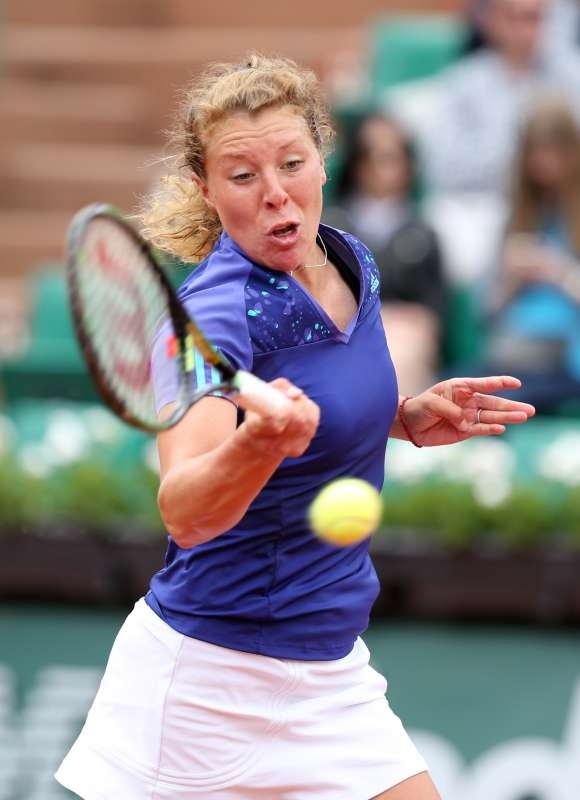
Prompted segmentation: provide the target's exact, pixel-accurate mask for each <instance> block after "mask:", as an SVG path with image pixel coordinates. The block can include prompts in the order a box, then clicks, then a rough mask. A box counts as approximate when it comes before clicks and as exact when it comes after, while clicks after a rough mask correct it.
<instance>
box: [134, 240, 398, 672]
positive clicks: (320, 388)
mask: <svg viewBox="0 0 580 800" xmlns="http://www.w3.org/2000/svg"><path fill="white" fill-rule="evenodd" d="M320 235H321V236H322V238H323V240H324V242H325V244H326V246H327V248H328V251H329V255H330V256H331V258H332V260H333V263H335V264H336V265H337V266H338V267H339V268H340V270H341V272H342V274H343V276H344V278H345V280H346V281H347V283H349V285H350V286H351V287H352V289H353V291H354V292H355V295H358V308H357V312H356V314H355V316H354V317H353V319H352V320H351V322H350V323H349V325H348V327H347V328H346V330H344V331H343V330H340V329H338V328H337V326H336V325H335V324H334V323H333V321H332V320H331V319H330V317H329V316H328V315H327V314H326V313H325V311H324V309H323V308H321V306H320V305H319V304H318V303H317V302H316V301H315V300H314V298H313V297H312V296H311V295H310V294H309V293H308V291H307V290H306V289H305V288H304V287H303V286H302V285H301V284H300V283H299V282H298V281H296V280H295V279H294V278H292V277H291V276H289V275H287V274H286V273H283V272H280V271H276V270H272V269H268V268H266V267H263V266H261V265H259V264H255V263H254V262H252V261H251V260H250V259H249V258H248V256H247V255H246V254H245V253H244V252H243V251H242V250H241V248H240V247H239V246H238V245H237V244H236V242H235V241H234V240H233V239H231V238H230V237H229V236H228V235H227V234H226V233H223V234H222V235H221V237H220V239H219V241H218V242H217V244H216V246H215V247H214V249H213V250H212V252H211V253H210V255H209V256H208V257H207V258H206V259H205V261H204V262H202V264H201V265H200V266H199V267H198V268H197V269H195V270H194V271H193V273H192V274H191V275H190V276H189V277H188V278H187V280H186V281H185V282H184V283H183V284H182V286H181V287H180V290H179V295H180V298H181V300H182V302H183V303H184V305H185V307H186V308H187V309H188V310H189V311H190V313H191V314H192V316H193V317H194V318H195V319H196V321H198V322H199V325H200V327H201V328H202V330H203V331H204V332H205V333H206V335H207V337H208V339H209V340H210V341H212V342H213V344H214V345H216V346H217V347H218V348H219V349H220V350H221V351H222V352H223V353H224V355H225V356H226V357H227V358H228V359H229V360H230V361H231V362H233V364H235V365H236V366H237V367H238V368H240V369H246V370H251V371H252V372H254V373H255V374H256V375H258V376H259V377H260V378H263V379H264V380H266V381H269V380H273V379H274V378H276V377H280V376H283V377H285V378H288V379H289V380H290V381H292V382H293V383H295V384H296V385H297V386H300V387H301V388H302V389H303V390H304V391H305V392H306V394H308V395H309V397H311V398H312V399H313V400H314V401H315V402H316V403H317V404H318V405H319V406H320V409H321V418H320V425H319V428H318V430H317V432H316V435H315V437H314V439H313V440H312V442H311V443H310V446H309V447H308V449H307V450H306V452H305V453H304V454H303V455H302V456H300V457H298V458H287V459H285V460H284V461H283V462H282V463H281V465H280V466H279V467H278V469H277V470H276V472H275V473H274V474H273V475H272V477H271V478H270V480H269V481H268V483H267V484H266V486H265V487H264V488H263V489H262V491H261V492H260V493H259V495H258V496H257V497H256V498H255V500H254V501H253V502H252V504H251V505H250V507H249V508H248V511H247V513H246V514H245V516H244V517H243V518H242V519H241V520H240V522H239V523H238V524H237V525H236V526H235V527H234V528H232V529H231V530H227V531H224V533H222V534H221V535H219V536H217V537H216V538H215V539H212V540H211V541H209V542H206V543H204V544H200V545H198V546H196V547H193V548H189V549H183V548H180V547H179V546H178V545H177V544H176V543H175V542H174V541H173V539H172V538H171V537H169V545H168V549H167V554H166V559H165V566H164V567H163V568H162V569H161V570H160V571H159V572H157V574H156V575H154V576H153V578H152V580H151V585H150V590H149V592H148V594H147V596H146V600H147V602H148V604H149V605H150V607H151V608H152V609H153V610H154V611H155V612H156V613H157V614H158V615H159V616H160V617H162V618H163V619H164V620H165V621H166V622H167V623H168V624H169V625H170V626H171V627H172V628H174V629H175V630H177V631H179V632H181V633H183V634H185V635H187V636H192V637H194V638H197V639H202V640H204V641H207V642H212V643H214V644H217V645H221V646H225V647H229V648H232V649H234V650H242V651H245V652H250V653H259V654H263V655H268V656H273V657H276V658H289V659H303V660H331V659H336V658H342V657H343V656H345V655H347V654H348V653H349V652H350V650H351V649H352V647H353V644H354V641H355V639H356V637H357V636H358V635H359V634H360V633H362V632H363V631H364V630H365V629H366V627H367V625H368V621H369V613H370V609H371V606H372V604H373V602H374V600H375V598H376V596H377V594H378V588H379V587H378V580H377V576H376V573H375V570H374V568H373V565H372V563H371V559H370V556H369V553H368V539H367V540H365V541H363V542H361V543H359V544H356V545H352V546H350V547H345V548H337V547H333V546H331V545H328V544H325V543H324V542H322V541H320V540H319V539H317V538H316V537H314V536H313V534H312V532H311V530H310V529H309V525H308V520H307V510H308V506H309V504H310V502H311V501H312V499H313V498H314V497H315V495H316V494H317V492H318V491H319V490H320V489H321V488H322V487H323V486H324V485H325V484H326V483H328V482H329V481H332V480H334V479H336V478H340V477H345V476H355V477H359V478H363V479H364V480H367V481H369V482H370V483H371V484H373V485H374V486H376V487H377V489H380V488H381V486H382V483H383V477H384V460H385V447H386V444H387V438H388V433H389V430H390V428H391V425H392V423H393V419H394V416H395V413H396V409H397V400H398V394H397V383H396V377H395V372H394V369H393V364H392V362H391V358H390V355H389V352H388V349H387V345H386V341H385V335H384V332H383V326H382V323H381V319H380V314H379V308H380V304H379V278H378V270H377V267H376V264H375V261H374V259H373V257H372V255H371V253H370V252H369V250H368V249H367V248H366V247H365V246H364V245H363V244H362V243H361V242H359V241H358V240H357V239H356V238H355V237H353V236H351V235H350V234H347V233H343V232H341V231H338V230H336V229H333V228H330V227H328V226H325V225H321V226H320ZM153 374H154V382H155V386H156V399H157V405H158V407H159V408H161V407H162V406H163V405H165V404H166V403H169V402H172V401H173V400H175V399H176V395H177V388H176V385H175V379H174V369H173V368H172V365H171V362H170V360H169V357H168V356H167V355H166V354H165V352H164V348H162V347H159V348H157V349H156V350H155V353H154V356H153ZM195 380H196V381H197V382H198V383H201V382H203V381H210V380H211V375H210V374H209V372H208V369H205V368H203V365H202V367H201V368H200V369H199V370H197V372H196V377H195ZM213 382H215V379H214V381H213ZM225 402H227V401H225Z"/></svg>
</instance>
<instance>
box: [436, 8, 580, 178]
mask: <svg viewBox="0 0 580 800" xmlns="http://www.w3.org/2000/svg"><path fill="white" fill-rule="evenodd" d="M548 9H549V1H548V0H485V2H484V3H483V7H482V8H481V9H480V12H479V15H480V16H479V18H480V24H481V26H482V30H483V31H484V33H485V37H486V39H487V41H488V42H489V46H487V47H482V48H481V49H479V50H477V51H476V52H475V53H473V54H472V55H470V56H468V57H467V58H464V59H462V60H461V61H459V62H458V63H457V64H455V65H453V66H452V67H451V68H449V69H448V70H447V71H446V72H445V73H444V74H443V75H442V77H441V81H442V83H441V86H440V89H441V102H440V103H439V104H438V106H439V113H438V114H437V116H438V119H436V120H433V127H432V130H431V132H430V134H429V135H428V136H427V137H426V138H425V141H424V154H425V162H426V163H425V167H426V169H427V179H428V181H429V183H430V185H431V187H432V188H433V190H435V191H460V192H464V191H477V192H482V191H485V192H499V193H502V194H503V192H504V191H505V189H506V176H507V175H509V166H510V164H511V161H512V158H513V155H514V152H515V146H516V141H517V132H518V129H519V125H520V122H521V119H522V117H523V115H524V113H525V111H526V110H527V108H528V107H529V105H530V103H531V102H532V101H533V100H535V99H537V97H538V96H539V95H542V94H545V93H550V94H554V93H558V94H562V95H565V96H566V97H567V98H568V100H569V101H570V102H571V103H572V104H573V106H574V107H575V108H576V110H578V109H580V58H578V59H577V58H576V57H575V55H574V54H573V53H572V51H570V50H567V51H566V56H565V57H563V56H561V57H558V58H556V57H554V58H551V57H549V55H548V53H547V52H546V51H545V50H544V49H543V48H542V46H541V45H542V37H543V35H544V24H545V20H546V15H547V12H548Z"/></svg>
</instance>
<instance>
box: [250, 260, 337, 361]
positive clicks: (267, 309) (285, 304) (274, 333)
mask: <svg viewBox="0 0 580 800" xmlns="http://www.w3.org/2000/svg"><path fill="white" fill-rule="evenodd" d="M244 293H245V298H246V314H247V317H248V328H249V331H250V337H251V339H252V343H253V347H254V351H255V352H258V353H268V352H271V351H272V350H282V349H284V348H287V347H297V346H299V345H302V344H309V343H311V342H316V341H319V340H321V339H326V338H328V337H329V336H331V335H332V331H331V330H330V328H328V327H327V325H326V324H325V322H324V320H323V319H322V318H321V316H320V315H318V314H317V313H316V310H315V309H314V308H313V306H312V304H311V303H310V302H309V301H308V298H307V296H306V295H305V294H304V293H303V292H302V291H300V288H299V286H298V285H297V283H296V282H295V281H293V280H292V279H291V278H290V279H289V278H288V277H287V276H286V275H284V274H283V273H279V274H276V273H275V272H274V271H273V270H267V269H263V268H259V267H256V268H254V269H253V270H252V271H251V273H250V274H249V276H248V279H247V281H246V285H245V289H244Z"/></svg>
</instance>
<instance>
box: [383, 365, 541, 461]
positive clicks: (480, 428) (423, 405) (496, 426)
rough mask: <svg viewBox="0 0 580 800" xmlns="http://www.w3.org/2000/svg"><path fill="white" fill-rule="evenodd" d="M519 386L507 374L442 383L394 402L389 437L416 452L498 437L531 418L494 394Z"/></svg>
mask: <svg viewBox="0 0 580 800" xmlns="http://www.w3.org/2000/svg"><path fill="white" fill-rule="evenodd" d="M520 386H521V382H520V381H519V380H518V379H517V378H513V377H511V376H510V375H496V376H491V377H485V378H450V379H449V380H446V381H441V382H440V383H436V384H435V385H434V386H432V387H431V388H430V389H427V390H426V391H424V392H422V393H421V394H419V395H417V396H416V397H409V398H404V397H401V398H399V408H398V411H397V416H396V417H395V421H394V423H393V427H392V428H391V433H390V435H391V436H393V437H394V438H396V439H406V440H408V441H411V442H412V443H413V444H414V445H416V446H417V447H423V446H426V447H433V446H435V445H440V444H454V443H455V442H462V441H464V440H465V439H471V437H473V436H498V435H499V434H502V433H504V431H505V429H506V425H514V424H517V423H521V422H526V421H527V420H528V419H529V417H533V416H534V414H535V409H534V407H533V406H531V405H530V404H529V403H521V402H518V401H516V400H507V399H505V398H503V397H497V396H496V395H495V394H494V392H500V391H502V390H505V389H519V387H520Z"/></svg>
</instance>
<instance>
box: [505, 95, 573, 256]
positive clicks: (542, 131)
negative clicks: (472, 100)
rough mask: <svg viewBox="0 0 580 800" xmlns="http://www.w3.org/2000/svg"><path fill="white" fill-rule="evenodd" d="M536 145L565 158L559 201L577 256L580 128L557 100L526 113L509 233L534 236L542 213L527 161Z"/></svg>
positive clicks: (540, 196) (538, 190)
mask: <svg viewBox="0 0 580 800" xmlns="http://www.w3.org/2000/svg"><path fill="white" fill-rule="evenodd" d="M537 142H542V143H549V144H550V145H552V146H554V147H558V148H559V149H560V150H561V151H562V153H563V154H564V153H565V154H567V156H568V161H569V163H568V170H567V175H566V183H565V185H564V187H563V190H562V192H561V195H560V197H559V198H558V201H559V204H560V208H561V211H562V214H563V217H564V219H565V221H566V224H567V226H568V230H569V231H570V238H571V243H572V246H573V248H574V251H575V253H576V254H577V255H580V128H579V126H578V123H577V122H576V119H575V117H574V114H573V112H572V110H571V109H570V107H569V105H568V104H567V103H566V102H564V101H563V100H560V99H558V98H546V99H544V100H543V101H542V102H540V103H538V104H537V105H535V106H534V107H533V108H532V109H531V110H530V112H529V113H528V115H527V117H526V120H525V122H524V125H523V129H522V133H521V137H520V146H519V152H518V156H517V158H516V164H515V170H514V180H513V190H512V213H511V218H510V222H509V232H510V233H534V232H536V231H537V230H538V227H539V225H540V224H541V221H542V215H543V213H544V211H545V206H544V202H545V197H544V193H543V191H542V189H541V188H539V187H538V186H537V185H536V184H535V183H534V181H533V180H532V178H531V176H530V174H529V168H528V161H529V154H530V150H531V149H532V147H534V145H535V144H536V143H537Z"/></svg>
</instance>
